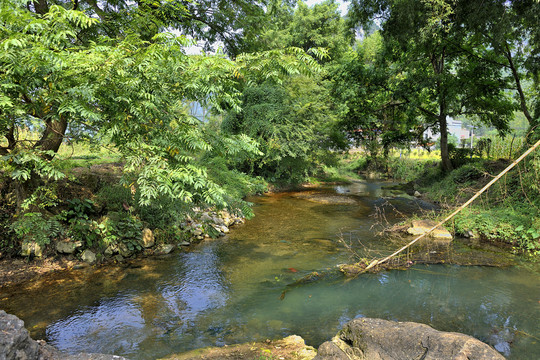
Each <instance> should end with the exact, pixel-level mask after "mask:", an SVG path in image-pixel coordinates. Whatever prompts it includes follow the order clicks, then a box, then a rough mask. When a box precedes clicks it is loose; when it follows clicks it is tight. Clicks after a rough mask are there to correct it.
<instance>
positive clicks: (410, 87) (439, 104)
mask: <svg viewBox="0 0 540 360" xmlns="http://www.w3.org/2000/svg"><path fill="white" fill-rule="evenodd" d="M455 5H456V4H455V2H454V1H450V0H448V1H446V0H423V1H412V0H411V1H393V0H367V1H361V0H354V1H353V2H352V6H351V12H350V17H351V18H352V19H356V21H357V22H358V23H363V24H365V25H368V24H370V23H371V22H372V21H373V19H374V18H379V19H380V21H381V26H382V32H381V33H382V35H383V39H384V42H385V46H387V47H388V49H389V50H388V51H387V54H391V56H392V58H391V61H392V62H393V63H394V65H393V66H394V67H395V68H396V69H397V70H398V71H399V72H400V76H399V77H397V78H396V80H397V82H396V84H395V86H394V89H393V91H394V92H395V95H394V98H399V99H400V103H401V104H403V105H406V106H409V107H411V108H413V109H415V110H416V116H419V117H421V118H422V119H423V120H424V122H425V124H426V125H427V126H429V127H433V128H434V129H436V130H437V131H439V132H440V135H441V141H440V143H441V161H442V167H443V169H444V170H445V171H449V170H451V169H452V168H453V165H452V162H451V159H450V154H449V151H448V132H447V130H448V125H447V121H448V119H449V118H450V117H456V116H459V115H463V114H467V115H470V116H477V117H478V118H479V119H480V120H481V121H482V122H485V123H489V124H491V125H493V126H495V127H497V128H498V129H499V130H500V131H505V130H506V127H507V122H508V121H509V119H510V118H511V116H512V112H513V110H514V106H513V104H512V103H511V101H510V99H509V98H508V96H507V94H506V92H505V89H506V88H507V87H508V78H507V76H506V74H505V73H504V72H503V71H502V69H500V67H498V66H496V65H495V64H493V63H491V62H490V61H486V60H485V59H484V58H478V57H475V56H473V55H471V54H469V53H467V52H466V51H464V49H463V48H464V47H467V48H474V49H483V51H485V52H488V53H489V52H491V51H493V50H492V49H489V48H488V47H486V46H485V44H484V43H483V42H482V41H479V40H478V38H477V37H474V36H471V34H470V33H468V32H467V31H465V30H464V29H463V27H461V26H460V24H461V22H462V20H461V19H460V18H459V15H460V13H459V11H456V7H455Z"/></svg>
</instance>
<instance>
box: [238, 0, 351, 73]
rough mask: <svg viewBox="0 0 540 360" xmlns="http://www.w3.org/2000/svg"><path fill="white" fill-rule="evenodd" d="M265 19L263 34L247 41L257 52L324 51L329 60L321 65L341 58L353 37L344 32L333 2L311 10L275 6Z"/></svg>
mask: <svg viewBox="0 0 540 360" xmlns="http://www.w3.org/2000/svg"><path fill="white" fill-rule="evenodd" d="M268 17H269V21H268V23H267V24H265V25H266V28H265V29H264V31H262V32H261V34H260V35H259V36H258V37H257V38H256V39H253V40H251V41H248V45H249V46H251V47H252V48H255V49H256V50H257V51H260V50H261V49H282V48H287V47H297V48H301V49H303V50H304V51H306V52H307V51H309V50H310V49H313V48H324V49H327V51H328V56H325V57H323V58H319V62H320V63H323V64H324V63H328V62H331V61H335V60H338V59H339V58H341V57H342V56H343V54H344V53H345V52H346V51H347V49H348V48H349V45H350V44H351V43H352V40H353V33H352V31H349V30H348V29H347V28H346V26H345V21H344V20H343V18H342V17H341V15H340V13H339V10H338V4H337V3H336V2H335V1H333V0H327V1H324V2H322V3H319V4H315V5H313V6H311V7H308V6H307V5H306V4H305V3H304V2H302V1H300V2H298V4H297V6H296V7H295V8H293V4H288V3H286V2H282V3H281V4H275V5H274V7H273V9H271V11H269V13H268ZM250 42H251V44H250Z"/></svg>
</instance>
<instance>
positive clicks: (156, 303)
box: [0, 182, 540, 359]
mask: <svg viewBox="0 0 540 360" xmlns="http://www.w3.org/2000/svg"><path fill="white" fill-rule="evenodd" d="M251 200H252V201H254V202H255V203H256V206H255V207H254V209H255V212H256V215H257V216H256V217H255V218H254V219H253V220H251V221H249V222H248V223H247V224H245V225H242V226H240V227H237V228H236V229H235V230H234V231H232V233H231V234H230V235H229V236H228V237H226V238H222V239H220V240H215V241H208V242H204V243H202V244H201V245H199V246H196V247H194V248H193V249H191V250H190V251H189V252H184V253H178V254H176V255H174V256H170V257H166V258H155V259H144V260H141V261H138V262H137V266H136V267H129V266H124V267H111V268H106V269H99V270H97V271H95V270H79V271H73V272H71V273H69V274H62V275H61V276H58V275H55V276H51V277H47V278H45V279H43V280H42V281H41V282H39V283H35V284H31V286H30V285H29V286H27V287H25V288H19V289H10V290H9V291H8V292H5V293H3V294H2V296H1V297H0V307H1V308H3V309H5V310H6V311H8V312H10V313H13V314H15V315H17V316H19V317H21V318H22V319H23V320H24V321H25V323H26V326H27V327H28V328H29V330H30V332H31V334H32V336H33V337H35V338H45V339H47V340H48V341H49V342H50V343H51V344H53V345H55V346H57V347H58V348H60V349H62V350H64V351H68V352H80V351H85V352H104V353H115V354H119V355H125V356H127V357H129V358H132V359H155V358H158V357H160V356H165V355H167V354H170V353H175V352H182V351H186V350H190V349H194V348H199V347H205V346H210V345H224V344H232V343H239V342H247V341H258V340H265V339H268V338H278V337H283V336H286V335H290V334H297V335H300V336H302V337H304V338H305V339H306V341H307V343H308V344H311V345H314V346H317V345H319V344H320V343H321V342H323V341H325V340H327V339H329V338H331V337H332V336H333V335H334V334H335V333H336V332H337V331H338V329H339V328H340V327H341V326H342V325H343V324H344V323H345V322H347V321H348V320H350V319H352V318H355V317H358V316H369V317H380V318H384V319H392V320H399V321H417V322H423V323H426V324H429V325H432V326H433V327H435V328H436V329H439V330H445V331H458V332H463V333H466V334H470V335H473V336H475V337H477V338H479V339H480V340H483V341H486V342H488V343H489V344H491V345H493V346H495V348H496V349H497V350H499V351H500V352H502V353H503V354H505V355H507V356H509V358H510V359H535V358H540V340H539V338H540V329H539V322H538V319H539V318H540V306H539V300H540V291H539V290H540V279H539V276H538V272H535V271H531V270H525V269H522V268H519V267H510V268H506V269H499V268H487V267H459V266H450V265H435V266H414V267H413V268H412V269H411V270H409V271H391V272H385V273H379V274H365V275H362V276H361V277H358V278H356V279H354V280H351V281H343V279H342V278H340V277H338V276H328V277H325V278H323V279H322V280H320V281H316V282H313V283H309V284H305V285H304V286H299V287H295V288H294V289H293V290H291V291H289V292H288V293H287V296H286V297H285V298H284V299H283V300H280V294H281V293H282V292H283V290H284V289H286V285H287V284H290V283H293V282H295V281H296V280H298V279H300V278H302V277H303V276H305V275H307V274H309V273H311V272H312V271H324V270H325V269H333V268H334V266H335V265H336V264H339V263H344V262H348V261H349V260H350V253H349V252H348V251H346V249H345V248H344V246H343V244H342V243H340V242H339V238H340V237H342V238H346V239H348V240H351V243H353V242H354V243H356V242H358V241H361V242H363V243H364V244H368V245H369V246H370V247H376V248H378V249H379V250H382V251H385V250H386V251H387V250H388V249H389V246H392V245H391V244H387V243H383V242H381V240H380V239H378V238H376V237H374V235H373V233H374V232H373V229H372V226H373V225H374V224H375V223H376V222H377V219H376V218H374V217H372V216H370V215H372V214H373V213H374V212H375V210H376V209H377V208H378V207H380V206H383V204H385V203H389V204H391V205H392V206H393V207H396V208H398V207H399V210H400V211H401V212H406V213H410V212H412V211H416V209H418V208H425V207H426V206H425V205H424V204H422V203H419V202H418V201H417V200H415V199H413V198H409V197H407V196H406V195H403V194H396V193H395V192H389V191H386V190H383V189H381V184H380V183H369V182H363V183H362V182H359V183H354V184H352V185H350V186H347V187H345V186H340V187H337V188H333V189H320V190H313V189H311V190H309V191H302V192H289V193H282V194H275V195H271V196H265V197H260V198H255V199H251ZM384 206H387V205H384ZM358 251H362V249H361V248H358Z"/></svg>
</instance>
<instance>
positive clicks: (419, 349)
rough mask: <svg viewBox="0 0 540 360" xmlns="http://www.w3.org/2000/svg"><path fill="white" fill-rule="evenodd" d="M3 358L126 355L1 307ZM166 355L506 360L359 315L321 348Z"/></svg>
mask: <svg viewBox="0 0 540 360" xmlns="http://www.w3.org/2000/svg"><path fill="white" fill-rule="evenodd" d="M0 359H6V360H123V359H125V358H123V357H121V356H117V355H104V354H87V353H80V354H76V355H69V354H65V353H62V352H60V351H58V350H57V349H55V348H54V347H52V346H50V345H47V344H46V343H45V342H44V341H35V340H33V339H32V338H30V336H29V334H28V331H27V330H26V329H25V328H24V322H23V321H22V320H20V319H19V318H17V317H16V316H14V315H10V314H7V313H6V312H5V311H3V310H0ZM165 359H166V360H203V359H205V360H221V359H230V360H248V359H250V360H251V359H283V360H285V359H287V360H402V359H425V360H430V359H431V360H444V359H449V360H450V359H452V360H461V359H469V360H504V357H503V356H502V355H501V354H499V353H498V352H497V351H496V350H495V349H493V348H492V347H490V346H489V345H487V344H485V343H483V342H481V341H479V340H477V339H475V338H473V337H471V336H468V335H464V334H460V333H452V332H443V331H437V330H435V329H433V328H432V327H430V326H427V325H424V324H418V323H413V322H395V321H387V320H382V319H371V318H358V319H354V320H352V321H349V322H348V323H347V324H346V325H345V326H344V328H343V330H341V331H340V332H339V333H338V334H337V335H336V336H335V337H334V338H333V339H332V340H331V341H327V342H325V343H323V344H322V345H321V346H320V347H319V349H318V351H316V350H315V349H314V348H313V347H311V346H306V344H305V342H304V340H303V339H302V338H301V337H299V336H296V335H291V336H288V337H286V338H284V339H281V340H266V341H264V342H259V343H246V344H239V345H231V346H223V347H210V348H204V349H197V350H193V351H189V352H186V353H182V354H174V355H170V356H168V357H166V358H165Z"/></svg>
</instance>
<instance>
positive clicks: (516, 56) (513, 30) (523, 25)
mask: <svg viewBox="0 0 540 360" xmlns="http://www.w3.org/2000/svg"><path fill="white" fill-rule="evenodd" d="M457 9H458V11H459V13H460V15H459V17H460V18H461V19H462V26H463V27H464V28H465V29H466V30H467V31H469V32H470V33H471V34H473V36H475V37H477V38H479V39H480V41H481V42H482V43H483V44H485V46H486V47H489V48H491V49H492V50H493V51H492V52H485V51H483V49H482V48H464V50H466V51H468V52H469V53H470V55H471V56H474V57H477V58H480V59H482V60H483V61H489V62H492V63H493V64H495V65H497V66H499V67H500V68H501V69H502V71H505V72H507V73H508V74H510V77H511V82H510V83H511V84H513V86H512V87H511V88H512V89H513V90H514V92H515V100H516V102H517V104H518V107H519V110H520V111H521V112H522V113H523V116H525V118H526V119H527V121H528V123H529V132H531V131H536V132H537V133H538V132H540V129H538V126H539V122H540V111H539V109H540V107H539V101H538V86H539V82H540V77H539V75H540V30H539V26H538V23H539V22H540V15H539V14H540V3H538V2H537V1H528V0H521V1H512V2H507V1H502V0H492V1H482V2H478V1H461V2H459V6H458V7H457ZM527 84H529V85H527ZM531 141H532V139H531ZM533 142H534V141H533Z"/></svg>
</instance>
